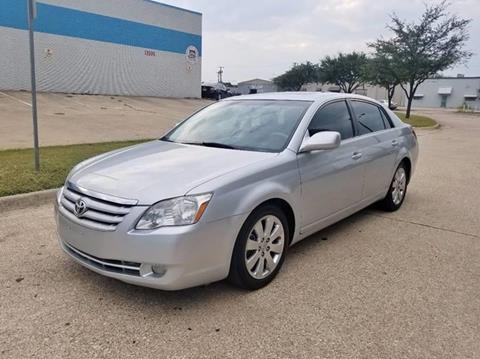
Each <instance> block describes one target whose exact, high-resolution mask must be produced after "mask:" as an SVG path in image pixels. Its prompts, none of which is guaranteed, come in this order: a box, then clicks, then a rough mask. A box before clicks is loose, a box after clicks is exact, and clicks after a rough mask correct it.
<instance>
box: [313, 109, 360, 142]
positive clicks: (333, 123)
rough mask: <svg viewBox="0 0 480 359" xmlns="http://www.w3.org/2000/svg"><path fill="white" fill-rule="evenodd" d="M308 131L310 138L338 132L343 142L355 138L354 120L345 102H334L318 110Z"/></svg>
mask: <svg viewBox="0 0 480 359" xmlns="http://www.w3.org/2000/svg"><path fill="white" fill-rule="evenodd" d="M308 131H309V133H310V136H313V135H314V134H315V133H317V132H322V131H337V132H340V135H341V137H342V140H345V139H347V138H351V137H353V123H352V118H351V116H350V112H349V111H348V107H347V104H346V103H345V101H338V102H334V103H331V104H328V105H326V106H325V107H323V108H321V109H320V110H318V111H317V113H316V114H315V116H313V119H312V122H310V126H308Z"/></svg>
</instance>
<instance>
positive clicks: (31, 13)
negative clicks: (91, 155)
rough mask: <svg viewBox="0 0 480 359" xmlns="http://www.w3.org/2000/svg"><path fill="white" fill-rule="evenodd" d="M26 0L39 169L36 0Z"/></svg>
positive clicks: (33, 112)
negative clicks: (34, 30) (35, 33)
mask: <svg viewBox="0 0 480 359" xmlns="http://www.w3.org/2000/svg"><path fill="white" fill-rule="evenodd" d="M27 1H28V35H29V39H30V76H31V85H32V88H31V90H32V120H33V152H34V159H35V171H37V172H38V171H40V150H39V148H38V147H39V146H38V116H37V81H36V77H35V42H34V41H35V39H34V36H33V24H34V20H35V18H36V16H37V5H36V0H27Z"/></svg>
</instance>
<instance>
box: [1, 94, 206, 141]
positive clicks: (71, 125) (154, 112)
mask: <svg viewBox="0 0 480 359" xmlns="http://www.w3.org/2000/svg"><path fill="white" fill-rule="evenodd" d="M30 96H31V95H30V93H28V92H18V91H17V92H16V91H0V113H1V114H2V117H1V119H0V120H1V121H0V125H1V130H0V150H2V149H9V148H30V147H32V113H31V111H32V109H31V105H30V102H31V97H30ZM209 103H211V101H208V100H199V99H175V98H158V97H125V96H101V95H75V94H62V93H39V94H38V124H39V137H40V145H41V146H55V145H70V144H77V143H96V142H105V141H121V140H143V139H149V138H158V137H160V136H161V135H162V134H163V133H164V132H165V131H166V130H168V129H169V128H171V127H173V126H174V125H175V123H177V122H179V121H181V120H183V119H185V118H186V117H187V116H188V115H190V114H191V113H192V112H195V111H197V110H199V109H200V108H202V107H204V106H207V105H208V104H209Z"/></svg>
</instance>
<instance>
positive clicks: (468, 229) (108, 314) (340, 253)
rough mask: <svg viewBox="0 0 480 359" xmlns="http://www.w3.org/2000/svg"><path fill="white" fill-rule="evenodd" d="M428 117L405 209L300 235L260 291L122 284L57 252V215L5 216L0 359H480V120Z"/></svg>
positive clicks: (48, 211) (1, 223) (0, 240)
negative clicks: (434, 123)
mask: <svg viewBox="0 0 480 359" xmlns="http://www.w3.org/2000/svg"><path fill="white" fill-rule="evenodd" d="M433 116H434V117H435V118H436V119H438V120H439V121H440V122H441V123H442V125H443V127H442V128H441V129H440V130H434V131H433V130H432V131H417V132H418V134H419V140H420V145H421V155H420V161H419V163H418V167H417V172H416V174H415V177H414V179H413V180H412V182H411V184H410V187H409V193H408V196H407V199H406V202H405V204H404V207H403V208H402V209H401V210H400V211H398V212H396V213H391V214H386V213H384V212H381V211H378V210H376V209H372V208H370V209H367V210H364V211H362V212H360V213H359V214H356V215H354V216H352V217H350V218H348V219H346V220H344V221H342V222H341V223H339V224H336V225H334V226H332V227H330V228H329V229H327V230H324V231H322V232H321V233H318V234H316V235H314V236H312V237H310V238H308V239H306V240H305V241H303V242H301V243H299V244H298V245H296V246H294V247H293V248H291V250H290V252H289V255H288V258H287V260H286V262H285V266H284V268H283V269H282V271H281V273H280V275H279V276H278V277H277V279H276V280H275V281H274V282H273V283H272V284H271V285H269V286H268V287H267V288H264V289H262V290H260V291H256V292H244V291H240V290H237V289H235V288H232V287H230V286H229V285H227V284H226V283H216V284H212V285H209V286H205V287H199V288H194V289H190V290H186V291H181V292H173V293H170V292H161V291H155V290H151V289H145V288H138V287H134V286H130V285H127V284H124V283H121V282H117V281H115V280H113V279H108V278H104V277H101V276H99V275H97V274H95V273H92V272H90V271H88V270H86V269H84V268H82V267H81V266H79V265H77V264H75V263H74V262H73V261H71V260H69V259H68V258H67V257H66V256H65V255H64V254H63V253H62V252H61V251H60V249H59V247H58V245H57V243H56V237H55V227H54V221H53V216H52V207H51V206H43V207H40V208H35V209H29V210H21V211H12V212H8V213H5V214H2V216H0V248H1V251H2V260H1V261H0V286H1V291H0V306H1V310H0V323H1V325H0V353H1V354H0V358H19V357H38V358H40V357H52V358H65V357H70V358H84V357H122V358H147V357H155V358H227V357H231V358H252V357H256V358H369V359H370V358H399V359H400V358H401V359H405V358H422V359H423V358H478V357H480V296H479V293H480V223H479V221H478V219H479V218H480V206H478V199H479V198H480V189H479V188H480V187H479V186H478V184H479V183H480V160H479V157H478V154H479V153H480V141H479V138H480V118H479V117H475V116H466V115H459V114H455V113H446V114H445V113H436V114H433ZM325 238H326V239H327V240H323V239H325Z"/></svg>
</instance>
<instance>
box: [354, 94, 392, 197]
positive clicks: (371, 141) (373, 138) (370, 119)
mask: <svg viewBox="0 0 480 359" xmlns="http://www.w3.org/2000/svg"><path fill="white" fill-rule="evenodd" d="M349 103H350V105H351V108H352V110H353V114H354V117H355V124H356V128H357V132H358V136H359V138H360V139H362V146H363V148H362V154H363V157H364V159H365V185H364V194H363V195H364V198H365V199H366V200H368V199H373V198H375V197H378V196H380V195H382V194H383V195H384V194H385V193H386V192H387V190H388V187H389V185H390V182H391V180H392V174H393V171H394V168H393V167H394V166H395V160H396V158H397V156H398V151H399V143H400V142H399V139H398V131H396V130H395V128H394V127H393V123H392V122H391V120H390V119H389V118H388V115H387V113H386V112H385V110H384V109H383V108H382V107H381V106H379V105H377V104H375V103H372V102H368V101H364V100H357V99H355V100H353V99H352V100H349Z"/></svg>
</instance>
